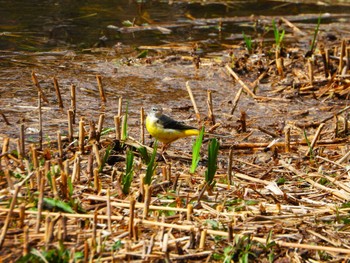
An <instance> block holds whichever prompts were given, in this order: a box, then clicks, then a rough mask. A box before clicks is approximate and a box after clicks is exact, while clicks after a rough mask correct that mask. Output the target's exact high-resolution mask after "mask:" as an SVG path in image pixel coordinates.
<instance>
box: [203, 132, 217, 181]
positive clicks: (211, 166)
mask: <svg viewBox="0 0 350 263" xmlns="http://www.w3.org/2000/svg"><path fill="white" fill-rule="evenodd" d="M219 146H220V145H219V142H218V140H217V139H216V138H214V139H211V140H210V142H209V144H208V168H207V170H206V171H205V181H206V182H207V184H208V186H211V185H213V181H214V176H215V173H216V169H217V163H216V162H217V157H218V152H219Z"/></svg>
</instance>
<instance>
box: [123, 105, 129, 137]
mask: <svg viewBox="0 0 350 263" xmlns="http://www.w3.org/2000/svg"><path fill="white" fill-rule="evenodd" d="M128 113H129V102H127V103H126V109H125V115H124V118H123V127H122V138H121V140H122V141H125V140H126V139H127V138H128Z"/></svg>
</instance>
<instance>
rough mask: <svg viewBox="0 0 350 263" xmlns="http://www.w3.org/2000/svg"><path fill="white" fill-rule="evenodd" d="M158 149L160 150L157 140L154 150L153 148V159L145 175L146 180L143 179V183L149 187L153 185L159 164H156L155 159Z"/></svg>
mask: <svg viewBox="0 0 350 263" xmlns="http://www.w3.org/2000/svg"><path fill="white" fill-rule="evenodd" d="M157 148H158V141H157V140H156V141H155V142H154V148H153V153H152V156H151V159H150V161H149V163H148V164H147V169H146V175H145V178H144V179H143V180H144V181H143V182H144V183H145V184H148V185H150V184H151V182H152V177H153V174H154V171H155V170H156V167H157V164H156V163H155V159H156V156H157Z"/></svg>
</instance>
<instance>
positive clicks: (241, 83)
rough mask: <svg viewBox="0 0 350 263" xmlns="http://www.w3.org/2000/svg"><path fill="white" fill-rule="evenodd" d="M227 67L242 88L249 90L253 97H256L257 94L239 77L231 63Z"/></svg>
mask: <svg viewBox="0 0 350 263" xmlns="http://www.w3.org/2000/svg"><path fill="white" fill-rule="evenodd" d="M225 68H226V69H227V70H228V72H229V73H230V74H231V75H232V76H233V77H234V78H235V79H236V80H237V81H238V83H239V84H240V85H241V86H242V88H243V89H244V90H245V92H247V93H248V94H249V95H250V96H251V97H252V98H255V97H256V95H255V94H254V93H253V92H252V91H251V90H250V89H249V87H248V86H247V85H246V84H245V83H244V82H243V81H242V80H241V79H240V78H239V77H238V75H237V74H236V72H234V71H233V70H232V69H231V67H230V66H229V65H226V66H225Z"/></svg>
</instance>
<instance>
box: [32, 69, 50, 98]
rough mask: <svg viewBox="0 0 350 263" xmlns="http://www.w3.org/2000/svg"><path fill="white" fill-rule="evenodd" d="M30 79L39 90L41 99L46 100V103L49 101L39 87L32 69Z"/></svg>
mask: <svg viewBox="0 0 350 263" xmlns="http://www.w3.org/2000/svg"><path fill="white" fill-rule="evenodd" d="M32 81H33V83H34V85H35V86H36V87H37V89H38V91H39V92H40V94H41V98H42V99H43V101H44V102H46V103H49V101H48V100H47V98H46V96H45V94H44V92H43V90H42V89H41V87H40V84H39V81H38V78H37V77H36V75H35V72H34V71H32Z"/></svg>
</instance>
